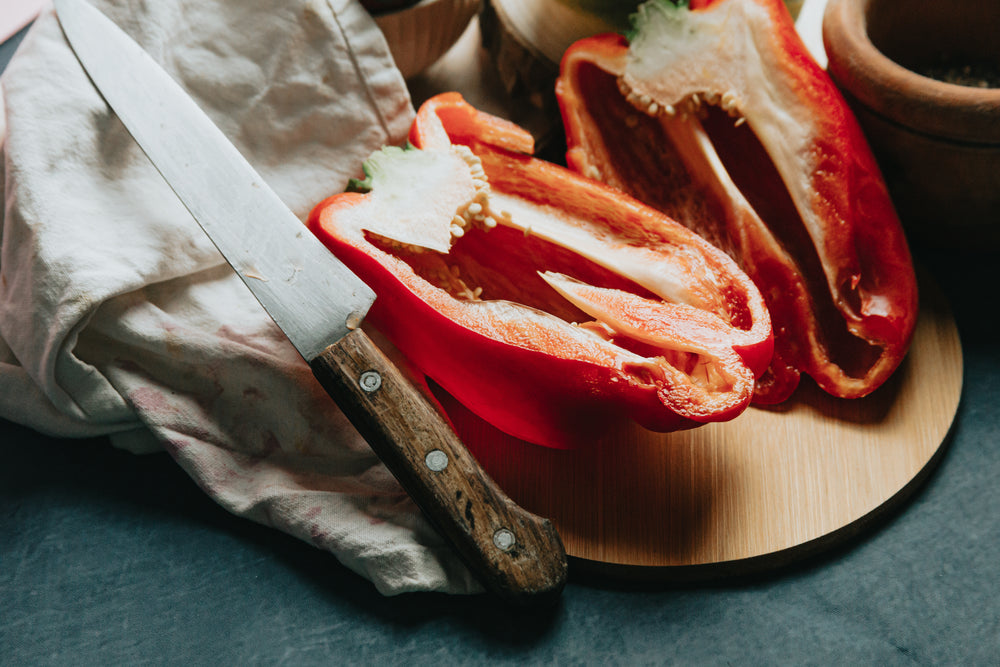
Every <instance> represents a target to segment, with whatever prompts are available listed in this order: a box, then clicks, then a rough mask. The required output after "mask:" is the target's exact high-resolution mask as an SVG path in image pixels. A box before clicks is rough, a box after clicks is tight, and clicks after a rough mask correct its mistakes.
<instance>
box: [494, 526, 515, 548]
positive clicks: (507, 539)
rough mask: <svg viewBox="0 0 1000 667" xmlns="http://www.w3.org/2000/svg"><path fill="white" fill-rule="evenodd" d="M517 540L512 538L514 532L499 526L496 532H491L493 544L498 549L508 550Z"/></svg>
mask: <svg viewBox="0 0 1000 667" xmlns="http://www.w3.org/2000/svg"><path fill="white" fill-rule="evenodd" d="M516 541H517V540H515V539H514V533H512V532H510V531H509V530H507V529H506V528H501V529H500V530H498V531H497V532H495V533H493V544H495V545H496V548H497V549H499V550H500V551H510V550H511V549H512V548H513V547H514V543H515V542H516Z"/></svg>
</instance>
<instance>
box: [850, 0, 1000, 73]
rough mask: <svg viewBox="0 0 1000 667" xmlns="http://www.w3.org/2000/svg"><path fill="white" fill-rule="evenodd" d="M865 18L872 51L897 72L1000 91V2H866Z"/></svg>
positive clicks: (923, 0) (909, 0) (979, 0)
mask: <svg viewBox="0 0 1000 667" xmlns="http://www.w3.org/2000/svg"><path fill="white" fill-rule="evenodd" d="M866 19H867V23H868V37H869V39H871V42H872V44H873V45H874V46H875V48H877V49H878V50H879V51H881V52H882V53H883V54H884V55H885V56H886V57H887V58H889V59H890V60H893V61H894V62H896V63H898V64H900V65H902V66H903V67H906V68H907V69H909V70H911V71H913V72H916V73H918V74H922V75H924V76H929V77H931V78H935V79H938V80H942V81H946V82H948V83H957V84H960V85H967V86H976V87H980V88H983V87H986V88H1000V0H950V1H949V2H942V1H941V0H871V1H870V2H869V3H868V10H867V13H866Z"/></svg>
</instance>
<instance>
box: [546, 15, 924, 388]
mask: <svg viewBox="0 0 1000 667" xmlns="http://www.w3.org/2000/svg"><path fill="white" fill-rule="evenodd" d="M556 94H557V97H558V100H559V104H560V108H561V111H562V115H563V121H564V126H565V130H566V136H567V147H568V151H567V156H566V157H567V162H568V164H569V165H570V167H571V168H573V169H574V170H577V171H579V172H580V173H582V174H585V175H587V176H589V177H592V178H595V179H599V180H601V181H602V182H605V183H607V184H609V185H612V186H613V187H615V188H618V189H620V190H622V191H624V192H627V193H629V194H631V195H633V196H635V197H636V198H638V199H640V200H641V201H643V202H645V203H647V204H649V205H650V206H653V207H655V208H657V209H659V210H662V211H664V212H666V213H667V214H669V215H670V216H672V217H674V218H676V219H677V220H678V221H680V222H681V223H682V224H684V225H686V226H688V227H690V228H691V229H693V230H695V231H697V232H698V233H700V234H701V235H703V236H704V237H705V238H707V239H708V240H709V241H711V242H712V243H713V244H714V245H716V246H718V247H720V248H722V249H724V250H725V251H726V252H728V253H729V254H730V255H732V256H733V257H734V258H735V259H736V260H737V261H738V262H739V264H740V266H741V267H742V268H743V269H744V270H745V271H746V272H747V274H749V275H750V277H751V278H752V279H753V280H754V282H755V283H756V284H757V286H758V287H759V288H760V290H761V292H762V293H763V295H764V298H765V300H766V302H767V305H768V308H769V310H770V313H771V318H772V323H773V326H774V335H775V353H774V359H773V361H772V364H771V367H770V368H769V369H768V372H767V373H765V375H764V376H763V377H762V378H760V379H759V380H758V386H757V390H756V396H755V401H757V402H760V403H777V402H781V401H783V400H785V399H787V398H788V397H789V396H790V395H791V394H792V393H793V392H794V390H795V388H796V387H797V385H798V384H799V380H800V374H801V373H806V374H808V375H810V376H811V377H812V378H813V379H814V380H815V381H816V382H817V383H818V385H819V386H820V387H821V388H822V389H824V390H825V391H827V392H829V393H830V394H833V395H835V396H840V397H849V398H854V397H860V396H864V395H866V394H868V393H870V392H871V391H873V390H874V389H875V388H877V387H878V386H880V385H881V384H882V383H883V382H884V381H885V380H886V379H887V378H888V377H889V376H890V374H891V373H892V372H893V371H894V370H895V369H896V368H897V366H898V365H899V363H900V362H901V360H902V359H903V357H904V356H905V354H906V352H907V349H908V347H909V343H910V339H911V336H912V333H913V329H914V326H915V323H916V317H917V285H916V279H915V275H914V271H913V265H912V261H911V258H910V252H909V248H908V246H907V243H906V239H905V236H904V233H903V230H902V228H901V226H900V223H899V220H898V218H897V217H896V213H895V211H894V208H893V205H892V202H891V201H890V199H889V195H888V191H887V189H886V186H885V183H884V182H883V179H882V176H881V173H880V172H879V169H878V167H877V165H876V163H875V161H874V159H873V157H872V154H871V151H870V150H869V147H868V144H867V143H866V140H865V138H864V136H863V135H862V133H861V130H860V128H859V126H858V123H857V122H856V120H855V118H854V117H853V116H852V115H851V113H850V111H849V110H848V107H847V105H846V104H845V102H844V100H843V98H842V96H841V95H840V93H839V91H838V90H837V89H836V88H835V86H834V84H833V83H832V82H831V80H830V78H829V77H828V76H827V75H826V73H825V72H824V71H822V70H821V69H820V67H819V66H818V65H817V64H816V62H815V61H814V60H813V59H812V57H811V56H810V55H809V53H808V52H807V50H806V48H805V46H804V45H803V43H802V41H801V39H800V38H799V36H798V33H797V32H796V30H795V26H794V24H793V22H792V20H791V17H790V16H789V14H788V11H787V9H786V8H785V6H784V4H783V3H782V1H781V0H701V1H699V0H692V2H691V3H690V6H687V3H686V2H683V1H680V2H676V3H675V2H671V1H670V0H653V1H651V2H647V3H645V4H643V5H642V6H640V7H639V11H638V13H637V14H636V15H635V32H634V34H633V35H631V36H630V38H628V39H627V38H625V37H622V36H620V35H613V34H605V35H598V36H595V37H592V38H587V39H583V40H581V41H579V42H577V43H576V44H574V45H572V46H571V47H570V48H569V49H568V51H567V52H566V53H565V55H564V57H563V61H562V63H561V71H560V75H559V79H558V82H557V86H556Z"/></svg>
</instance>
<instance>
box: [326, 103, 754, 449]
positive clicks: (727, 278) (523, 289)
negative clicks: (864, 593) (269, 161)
mask: <svg viewBox="0 0 1000 667" xmlns="http://www.w3.org/2000/svg"><path fill="white" fill-rule="evenodd" d="M409 140H410V143H411V144H413V145H414V146H415V147H417V148H420V149H423V150H450V147H451V146H452V145H453V144H462V145H466V146H468V147H469V148H471V149H472V151H473V152H474V153H475V154H476V155H477V156H478V157H479V158H480V159H481V160H482V166H483V168H484V170H485V172H486V174H487V176H488V178H489V181H490V187H491V188H492V192H493V194H494V195H495V196H501V195H502V196H504V197H507V198H508V200H509V201H515V200H516V201H519V202H522V204H523V205H524V206H529V207H533V210H539V211H549V214H551V211H553V210H554V211H557V212H558V215H560V216H562V215H566V216H569V218H572V216H584V217H585V218H586V220H587V221H590V222H587V223H586V224H588V225H589V224H596V225H604V227H605V228H606V230H607V236H608V237H609V238H610V239H611V242H612V243H614V242H617V241H615V239H617V238H618V236H616V235H627V238H628V239H630V240H631V241H632V242H641V244H640V246H639V248H640V250H641V251H643V252H645V250H643V249H644V248H647V247H648V248H649V249H651V250H650V252H655V253H658V254H657V262H658V261H665V262H669V261H671V254H670V253H671V252H674V250H671V248H672V249H675V251H676V252H675V255H676V259H677V261H678V262H684V261H691V262H694V263H695V264H697V265H698V266H699V267H700V269H701V270H703V271H704V272H705V273H706V274H707V275H705V276H699V275H697V273H696V272H695V271H693V270H692V271H690V272H689V274H690V275H689V281H690V284H691V288H692V291H693V292H694V293H696V295H697V296H696V298H697V299H701V300H702V301H704V303H705V304H711V305H706V306H705V308H693V307H690V306H678V307H675V306H674V305H673V304H663V303H662V301H659V300H657V299H654V298H649V293H648V292H646V291H645V290H643V289H642V288H638V287H637V286H636V285H635V284H633V283H631V281H630V280H628V279H624V278H621V277H619V276H615V275H614V274H613V273H612V272H609V271H607V270H605V269H602V268H600V267H598V266H596V265H594V264H591V263H590V262H588V261H586V260H583V259H580V258H577V257H575V256H574V255H573V254H572V253H571V252H568V251H567V250H566V249H565V248H562V247H556V246H554V245H551V244H547V243H544V242H542V241H540V240H537V239H536V238H535V236H533V235H528V234H526V233H525V232H522V231H521V230H520V229H512V228H507V227H504V226H503V225H501V226H499V227H497V228H496V229H493V230H491V231H488V232H484V233H482V234H480V235H475V234H471V233H470V234H465V235H464V236H463V237H462V238H461V239H460V240H458V241H456V242H455V245H454V246H453V247H452V249H451V251H450V252H449V253H448V254H447V255H443V257H444V258H446V259H447V261H448V262H453V263H454V264H453V266H459V265H460V264H461V276H463V277H465V276H467V275H468V276H472V275H475V273H476V272H479V273H480V274H481V275H480V276H479V277H478V278H476V280H477V281H479V280H482V281H483V282H482V283H478V284H482V286H484V287H485V290H486V291H484V293H483V299H484V301H474V300H473V301H469V300H463V299H459V298H456V297H455V296H454V295H452V294H450V293H449V292H448V291H446V290H445V289H442V288H440V287H438V286H437V285H435V284H432V283H431V282H430V281H429V279H428V278H427V276H428V275H431V274H432V273H433V272H432V271H431V270H430V269H427V268H426V267H421V265H420V264H419V262H420V261H424V259H421V258H425V259H426V261H437V257H438V256H436V255H434V254H433V253H428V252H423V253H420V254H417V255H413V256H406V257H403V256H402V253H403V251H401V250H399V249H398V248H393V249H391V251H390V249H389V248H387V247H386V246H384V245H379V244H378V243H377V242H374V241H373V239H372V237H371V235H370V234H368V233H366V232H365V231H364V230H362V229H360V228H358V227H357V226H356V225H354V224H349V223H347V222H345V220H346V219H347V218H349V217H350V215H349V209H352V208H355V207H362V209H363V208H364V207H366V206H369V201H368V197H369V195H367V194H358V193H343V194H339V195H334V196H333V197H330V198H328V199H326V200H325V201H323V202H321V203H320V204H318V205H317V206H316V207H315V208H314V210H313V212H312V214H311V215H310V219H309V223H308V224H309V227H310V229H311V230H312V231H313V232H314V233H315V234H316V235H317V237H318V238H319V239H320V240H321V241H323V243H324V244H326V245H327V247H329V248H330V249H331V250H332V251H333V252H334V253H335V254H336V255H337V257H338V258H339V259H340V260H342V261H343V262H344V263H345V264H347V265H348V266H349V267H350V268H351V269H352V270H353V271H355V273H357V274H358V275H359V276H360V277H361V278H362V279H363V280H365V282H367V283H368V284H369V285H370V286H371V287H372V288H373V289H374V290H375V292H376V294H377V295H378V297H377V299H376V300H375V303H374V305H373V306H372V308H371V310H370V311H369V313H368V317H367V320H368V321H369V322H371V323H372V324H373V325H374V326H375V327H376V328H378V329H379V331H380V332H382V333H383V334H385V336H386V337H387V338H388V339H389V340H390V341H392V342H393V343H394V344H395V345H396V346H397V348H399V350H400V351H401V352H402V353H403V354H404V355H405V356H406V357H407V359H408V360H409V361H410V362H411V363H413V365H414V366H415V367H416V368H417V369H418V370H420V371H421V372H423V373H425V374H426V375H427V376H428V377H430V378H431V379H433V380H434V381H435V382H436V383H437V384H439V385H440V386H441V387H442V388H443V389H445V390H446V391H448V392H449V393H450V394H452V395H453V396H455V397H456V398H457V399H458V400H459V401H461V402H462V403H463V404H465V405H466V407H468V408H469V409H470V410H472V411H473V412H474V413H476V414H477V415H479V416H480V417H481V418H483V419H485V420H486V421H488V422H490V423H491V424H493V425H494V426H496V427H497V428H499V429H501V430H503V431H505V432H507V433H509V434H512V435H514V436H516V437H519V438H521V439H523V440H526V441H528V442H532V443H536V444H540V445H544V446H548V447H555V448H571V447H575V446H578V445H580V444H581V443H589V442H593V441H595V440H597V439H599V438H600V437H601V435H602V434H603V433H605V432H606V430H607V429H609V428H615V427H620V426H621V424H622V423H623V422H625V421H628V420H634V421H635V422H638V423H639V424H640V425H642V426H644V427H646V428H649V429H652V430H655V431H674V430H679V429H686V428H691V427H695V426H698V425H701V424H703V423H706V422H709V421H723V420H728V419H732V418H734V417H736V416H737V415H739V414H740V413H741V412H742V411H743V410H744V409H746V407H747V406H748V405H749V402H750V399H751V397H752V392H753V384H754V379H755V375H756V373H759V372H762V371H763V369H764V368H766V367H767V364H768V362H769V360H770V356H771V352H772V350H773V340H772V336H771V329H770V319H769V315H768V313H767V310H766V307H765V306H764V302H763V299H762V297H761V296H760V294H759V292H758V291H757V289H756V288H755V287H754V286H753V283H752V282H751V281H750V280H749V278H747V277H746V276H745V274H743V273H742V272H741V271H740V270H739V269H738V267H737V266H736V264H735V262H733V261H732V260H731V259H730V258H729V257H728V256H726V255H725V254H724V253H722V252H720V251H718V250H717V249H716V248H714V247H713V246H711V245H710V244H708V243H707V242H705V241H704V240H703V239H701V238H700V237H698V236H697V235H695V234H693V233H692V232H690V230H687V229H686V228H684V227H682V226H681V225H678V224H676V223H673V222H671V221H670V220H669V219H668V218H666V216H664V215H663V214H662V213H660V212H658V211H655V210H653V209H651V208H649V207H647V206H644V205H642V204H640V203H639V202H637V201H635V200H632V199H631V198H630V197H627V196H623V195H622V194H621V193H619V192H617V191H615V190H613V189H611V188H608V187H606V186H604V185H601V184H598V183H594V182H593V181H590V180H588V179H585V178H583V177H581V176H579V175H577V174H575V173H573V172H572V171H570V170H568V169H565V168H563V167H559V166H557V165H553V164H551V163H548V162H544V161H541V160H538V159H536V158H533V157H531V156H530V155H528V154H527V153H529V152H530V151H531V150H532V148H533V144H532V140H531V136H530V134H528V133H527V132H525V131H524V130H523V129H521V128H520V127H518V126H516V125H513V124H511V123H509V122H507V121H504V120H502V119H499V118H496V117H494V116H491V115H489V114H485V113H482V112H480V111H478V110H476V109H475V108H474V107H472V106H471V105H469V104H468V103H466V102H465V101H464V100H463V99H462V98H461V97H460V96H459V95H457V94H445V95H439V96H437V97H435V98H432V99H431V100H429V101H428V102H426V103H425V104H424V105H423V106H422V107H421V108H420V110H419V111H418V114H417V118H416V120H415V122H414V125H413V128H412V130H411V132H410V136H409ZM546 207H549V208H546ZM354 219H358V218H357V217H355V218H354ZM593 221H596V222H593ZM569 224H571V225H572V224H574V223H569ZM529 236H530V238H529ZM522 246H523V247H522ZM661 246H662V248H661ZM640 250H636V252H639V251H640ZM629 251H630V252H631V251H632V250H631V249H630V250H629ZM493 252H496V253H498V254H502V255H503V257H502V258H501V259H498V260H497V262H498V263H499V264H501V265H503V266H501V267H500V268H508V267H507V265H508V264H509V265H512V266H511V267H510V270H511V271H513V272H515V275H514V277H513V278H511V279H510V280H509V283H510V284H506V283H505V282H504V279H503V278H502V277H495V276H493V273H495V272H496V269H497V267H495V266H486V264H487V263H488V261H489V259H490V255H491V253H493ZM477 253H478V254H477ZM428 255H432V256H431V257H429V258H428ZM465 258H472V260H475V261H472V260H469V261H466V259H465ZM522 264H523V265H524V266H521V265H522ZM536 265H537V266H536ZM414 267H417V268H414ZM550 268H551V269H553V270H556V271H564V272H566V273H570V272H573V273H575V274H576V276H577V277H578V278H579V279H581V280H583V281H584V282H586V283H588V284H591V285H602V286H603V287H605V288H616V289H605V290H602V288H593V289H590V288H589V287H587V286H581V287H580V290H579V291H580V293H581V294H582V293H583V292H587V293H586V294H584V295H583V296H582V297H581V298H586V299H590V301H591V302H593V303H598V304H599V306H600V307H601V308H604V309H606V310H612V311H614V310H615V309H618V310H620V311H621V315H622V318H623V319H627V318H628V313H627V312H626V309H628V308H639V309H640V310H639V311H636V312H641V309H643V308H646V309H650V310H651V311H652V312H655V313H659V314H660V315H663V316H664V317H666V318H668V320H669V322H670V324H671V326H675V327H676V328H677V329H679V330H681V331H682V332H690V335H691V336H692V337H693V339H695V345H696V346H697V348H698V349H701V350H702V352H703V355H704V356H703V357H702V358H705V359H710V360H711V361H710V363H709V364H708V366H710V367H711V368H715V369H717V371H718V374H719V377H724V378H726V379H724V380H720V381H719V383H718V386H713V388H711V389H710V390H704V389H702V388H699V387H698V386H695V384H696V383H692V382H691V381H690V376H689V375H688V371H690V370H691V369H681V370H678V369H676V368H672V367H669V366H667V367H660V366H655V365H652V364H649V365H644V364H642V363H640V364H636V363H635V361H636V359H641V358H642V357H638V356H636V355H637V353H636V350H640V351H642V350H645V351H647V352H648V351H649V350H648V349H646V348H643V345H644V343H637V342H634V341H632V342H628V343H627V344H628V345H629V346H630V350H631V351H630V350H628V349H625V348H624V347H623V348H618V347H616V346H614V345H608V344H607V343H606V341H605V340H600V339H597V338H596V337H594V336H590V335H582V334H581V333H580V332H579V330H578V328H577V327H575V326H569V325H568V324H566V323H565V322H561V323H557V324H559V326H557V325H555V324H553V321H552V318H543V317H539V316H537V315H536V314H533V312H534V311H531V310H529V309H522V310H518V309H509V308H507V307H506V306H502V305H500V306H498V305H497V304H501V303H506V301H492V300H485V299H488V297H491V296H492V295H490V294H488V292H490V291H491V290H493V289H501V288H500V287H496V288H494V284H497V285H501V284H502V285H503V288H502V289H504V290H506V292H505V293H504V295H503V297H501V298H502V299H507V300H510V301H515V302H517V303H529V304H530V305H531V306H533V307H538V308H539V309H543V308H544V309H545V310H547V311H548V312H556V311H559V310H560V309H561V312H562V313H563V314H562V317H564V319H572V317H573V314H574V313H575V314H578V315H579V317H577V318H576V319H577V320H578V321H586V320H587V319H588V318H587V317H586V316H585V315H583V313H582V312H581V311H579V310H577V308H576V306H573V305H571V304H570V303H569V302H568V301H567V300H566V299H564V298H562V297H560V296H559V295H558V294H556V292H555V291H554V290H552V289H551V288H550V287H549V286H548V285H546V283H545V281H544V280H543V279H542V278H540V277H539V276H538V275H537V270H546V269H550ZM487 277H490V280H492V282H490V281H487V279H486V278H487ZM702 278H708V279H707V280H703V279H702ZM709 283H713V284H717V285H718V286H721V288H719V287H711V288H710V285H709ZM567 284H569V283H567ZM574 284H575V283H574ZM575 290H576V288H575V287H572V286H570V291H575ZM623 290H630V291H623ZM699 290H702V292H703V293H702V292H699ZM633 292H634V293H633ZM608 294H610V295H611V296H610V297H608V298H605V297H606V296H607V295H608ZM560 304H561V305H560ZM675 311H676V312H675ZM615 312H618V311H615ZM685 322H689V324H685ZM626 324H627V323H626ZM640 328H641V325H640ZM648 333H649V335H651V336H653V337H656V336H660V337H661V338H662V339H663V340H667V338H668V337H669V336H671V335H672V334H671V330H670V326H666V325H665V326H661V327H660V328H659V329H658V330H657V329H656V328H655V327H654V328H652V329H651V330H650V331H649V332H648ZM608 337H609V338H611V339H614V340H615V341H616V342H618V340H619V339H622V340H624V338H625V336H619V334H610V333H609V334H608ZM675 338H676V339H677V340H678V341H681V342H683V336H681V337H675ZM672 340H673V339H671V341H672ZM680 356H681V357H683V356H684V355H683V354H681V355H680Z"/></svg>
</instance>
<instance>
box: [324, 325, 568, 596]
mask: <svg viewBox="0 0 1000 667" xmlns="http://www.w3.org/2000/svg"><path fill="white" fill-rule="evenodd" d="M310 365H311V366H312V370H313V374H315V376H316V378H317V379H318V380H319V381H320V383H321V384H322V385H323V387H324V388H325V389H326V391H327V393H328V394H330V396H331V397H332V398H333V399H334V400H335V401H336V402H337V405H339V406H340V408H341V410H343V412H344V414H345V415H347V417H348V419H350V420H351V423H352V424H354V427H355V428H356V429H358V431H359V432H360V433H361V435H362V436H363V437H364V438H365V439H366V440H367V441H368V444H369V445H370V446H371V448H372V449H373V450H374V451H375V453H376V454H377V455H378V456H379V458H380V459H381V460H382V462H383V463H385V465H386V466H387V467H388V468H389V470H390V471H391V472H392V474H393V475H395V476H396V479H398V480H399V482H400V484H401V485H402V486H403V488H404V489H405V490H406V492H407V493H408V494H409V495H410V497H411V498H413V500H414V501H415V502H416V503H417V505H418V506H419V507H420V508H421V509H422V510H423V512H424V514H426V515H427V517H428V518H429V519H430V520H431V521H432V522H433V523H434V524H435V526H436V527H437V529H438V530H439V531H440V532H441V534H442V535H443V536H444V537H445V538H446V539H447V540H449V541H450V542H451V543H452V545H453V546H454V548H455V549H456V551H457V552H458V554H459V556H460V557H461V558H462V560H463V561H464V562H465V563H466V565H467V566H468V567H469V569H470V570H471V571H472V573H473V574H474V575H476V577H477V578H478V579H479V581H480V582H481V583H482V584H483V586H484V587H485V588H486V589H487V590H488V591H491V592H492V593H495V594H496V595H497V596H499V597H501V598H502V599H504V600H506V601H508V602H511V603H514V604H516V605H533V604H545V603H548V602H552V601H554V600H555V599H557V598H558V597H559V594H560V593H561V592H562V589H563V586H564V585H565V583H566V573H567V564H566V551H565V548H564V547H563V543H562V540H561V539H560V537H559V534H558V533H557V532H556V530H555V527H554V526H553V525H552V523H551V522H550V521H549V520H548V519H542V518H540V517H538V516H535V515H534V514H531V513H530V512H527V511H525V510H524V509H522V508H521V507H519V506H518V505H517V504H516V503H514V501H512V500H511V499H510V498H508V497H507V496H506V495H505V494H504V493H503V491H501V490H500V488H499V487H498V486H497V485H496V483H494V481H493V480H492V479H490V477H489V475H487V474H486V471H484V470H483V469H482V468H481V467H480V466H479V463H478V462H477V461H476V460H475V458H473V456H472V455H471V454H470V453H469V452H468V451H467V450H466V448H465V446H464V445H463V444H462V442H461V441H460V440H459V439H458V436H457V435H455V432H454V431H453V430H452V429H451V427H450V426H449V424H448V423H447V421H445V419H444V418H443V417H442V415H441V414H440V413H439V412H438V411H437V410H436V409H435V408H434V407H433V406H432V405H431V404H430V403H429V402H428V401H427V399H426V398H425V397H424V396H423V395H422V394H421V393H420V392H419V391H417V389H416V388H414V387H413V385H412V384H411V383H410V382H409V381H408V380H407V379H406V378H405V377H404V376H403V375H402V373H401V372H400V371H399V369H397V368H396V367H395V365H393V363H392V362H391V361H390V360H389V359H388V358H387V357H386V356H385V354H384V353H383V352H382V351H381V350H380V349H379V348H378V347H377V346H376V345H375V344H374V343H373V342H372V341H371V340H370V339H369V338H368V336H367V335H366V334H365V333H364V331H362V330H361V329H355V330H354V331H352V332H350V333H349V334H348V335H346V336H344V337H343V338H342V339H341V340H339V341H338V342H336V343H334V344H333V345H331V346H329V347H328V348H326V350H324V351H323V352H322V353H321V354H320V355H319V356H318V357H316V359H314V360H313V361H312V362H310Z"/></svg>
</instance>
